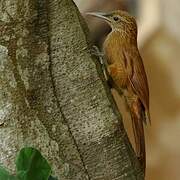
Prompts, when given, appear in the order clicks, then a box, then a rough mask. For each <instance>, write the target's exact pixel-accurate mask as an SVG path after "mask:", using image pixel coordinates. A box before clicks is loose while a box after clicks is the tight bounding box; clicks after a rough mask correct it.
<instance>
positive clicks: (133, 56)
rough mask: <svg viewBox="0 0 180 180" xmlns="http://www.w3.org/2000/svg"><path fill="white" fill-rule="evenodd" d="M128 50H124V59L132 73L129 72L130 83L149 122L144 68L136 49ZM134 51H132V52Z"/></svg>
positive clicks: (147, 92) (147, 93) (147, 90)
mask: <svg viewBox="0 0 180 180" xmlns="http://www.w3.org/2000/svg"><path fill="white" fill-rule="evenodd" d="M129 51H130V52H128V51H127V50H126V51H124V56H125V58H126V59H127V60H126V61H127V62H129V64H130V66H131V68H132V71H131V72H132V73H131V74H129V80H130V83H131V85H132V88H133V90H134V91H135V93H136V94H137V95H138V96H139V98H140V100H141V102H142V104H143V106H144V108H145V111H146V113H147V116H148V119H149V122H150V117H149V87H148V81H147V76H146V72H145V69H144V65H143V61H142V58H141V56H140V54H139V51H138V49H132V50H131V49H130V50H129ZM133 52H134V53H133Z"/></svg>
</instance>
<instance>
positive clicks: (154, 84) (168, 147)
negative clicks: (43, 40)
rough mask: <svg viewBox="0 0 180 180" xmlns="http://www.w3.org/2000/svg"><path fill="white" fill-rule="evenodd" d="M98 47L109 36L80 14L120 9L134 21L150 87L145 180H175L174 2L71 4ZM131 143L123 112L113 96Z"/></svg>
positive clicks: (179, 15) (178, 14)
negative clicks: (79, 14) (85, 21)
mask: <svg viewBox="0 0 180 180" xmlns="http://www.w3.org/2000/svg"><path fill="white" fill-rule="evenodd" d="M75 3H76V4H77V6H78V7H79V9H80V11H81V13H82V14H83V15H84V17H85V18H86V20H87V22H88V26H89V28H90V32H91V39H92V41H93V43H94V44H96V45H98V46H99V47H101V45H102V43H103V40H104V37H105V36H106V35H107V33H108V32H109V31H110V29H109V27H108V26H107V24H105V23H103V22H101V21H100V20H99V19H96V18H92V17H86V16H85V12H90V11H110V10H115V9H123V10H127V11H129V12H130V13H131V14H132V15H134V16H136V18H137V21H138V27H139V33H138V42H139V48H140V52H141V55H142V57H143V61H144V65H145V69H146V72H147V76H148V81H149V88H150V114H151V120H152V125H151V126H148V127H145V131H146V143H147V145H146V148H147V177H146V180H159V179H161V180H180V0H75ZM113 94H114V97H115V99H116V102H117V104H118V105H119V107H120V109H121V111H124V113H123V119H124V121H125V124H126V125H125V126H126V128H127V129H128V132H129V136H130V138H131V140H132V141H133V139H132V132H131V124H130V118H129V115H128V113H127V112H126V111H125V109H124V108H122V107H123V106H122V105H121V103H122V100H121V99H120V97H119V96H118V95H117V93H116V92H115V91H113Z"/></svg>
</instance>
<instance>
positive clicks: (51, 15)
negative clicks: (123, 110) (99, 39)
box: [0, 0, 143, 180]
mask: <svg viewBox="0 0 180 180" xmlns="http://www.w3.org/2000/svg"><path fill="white" fill-rule="evenodd" d="M86 32H87V28H86V25H85V23H84V21H83V20H82V18H81V16H80V14H79V12H78V10H77V8H76V6H75V5H74V3H73V2H72V0H49V1H47V0H5V1H0V124H1V125H0V162H1V163H2V164H3V166H5V167H8V169H10V170H11V171H14V170H15V165H14V160H15V156H16V153H17V151H19V150H20V149H21V148H22V147H24V146H33V147H36V148H38V149H39V150H40V151H41V152H42V154H43V155H44V156H45V157H46V158H47V159H48V161H49V162H50V164H51V165H52V167H53V172H54V175H55V176H57V177H58V178H59V179H61V180H63V179H64V180H65V179H72V180H85V179H94V180H95V179H96V180H97V179H98V180H120V179H123V180H126V179H127V180H135V179H138V180H141V179H143V174H142V171H141V169H140V167H139V163H138V161H137V159H136V157H135V153H134V152H133V150H132V147H131V145H130V143H129V141H128V138H127V135H126V132H125V130H124V128H123V124H122V120H121V118H120V115H119V113H118V111H117V108H116V106H115V104H114V102H113V99H112V96H111V94H110V91H109V89H108V87H107V85H106V83H105V82H104V83H103V74H102V72H101V69H100V65H99V63H98V61H97V60H96V59H95V58H94V57H92V56H91V55H90V52H89V50H88V49H89V48H88V41H87V38H86V37H87V33H86ZM95 62H96V63H95ZM97 69H98V71H97ZM108 97H109V98H108Z"/></svg>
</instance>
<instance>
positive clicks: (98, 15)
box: [86, 12, 110, 22]
mask: <svg viewBox="0 0 180 180" xmlns="http://www.w3.org/2000/svg"><path fill="white" fill-rule="evenodd" d="M86 14H87V15H90V16H95V17H98V18H101V19H104V20H106V21H108V22H109V21H110V19H109V18H108V14H107V13H101V12H89V13H86Z"/></svg>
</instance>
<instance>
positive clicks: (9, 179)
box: [0, 166, 17, 180]
mask: <svg viewBox="0 0 180 180" xmlns="http://www.w3.org/2000/svg"><path fill="white" fill-rule="evenodd" d="M0 179H1V180H17V178H16V177H14V176H12V175H10V174H9V172H8V171H7V170H6V169H5V168H3V167H2V166H0Z"/></svg>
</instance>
